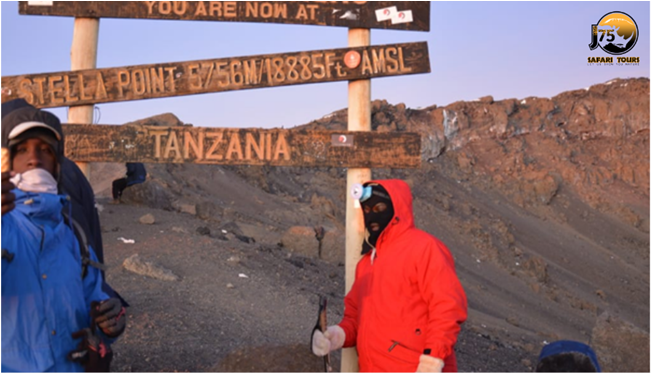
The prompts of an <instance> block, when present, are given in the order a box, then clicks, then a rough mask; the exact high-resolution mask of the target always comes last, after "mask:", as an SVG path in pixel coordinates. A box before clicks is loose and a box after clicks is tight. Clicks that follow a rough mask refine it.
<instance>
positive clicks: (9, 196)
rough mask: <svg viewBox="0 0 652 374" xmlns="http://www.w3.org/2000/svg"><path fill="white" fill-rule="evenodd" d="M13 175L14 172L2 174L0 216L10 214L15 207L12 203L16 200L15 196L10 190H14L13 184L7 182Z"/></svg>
mask: <svg viewBox="0 0 652 374" xmlns="http://www.w3.org/2000/svg"><path fill="white" fill-rule="evenodd" d="M14 175H16V173H15V172H13V171H5V172H4V173H2V215H3V216H4V215H5V214H6V213H9V212H11V211H12V210H13V209H14V208H15V207H16V204H15V203H14V201H15V200H16V195H14V193H13V192H11V190H13V189H14V188H16V186H14V184H13V183H11V181H10V180H9V179H10V178H12V177H13V176H14Z"/></svg>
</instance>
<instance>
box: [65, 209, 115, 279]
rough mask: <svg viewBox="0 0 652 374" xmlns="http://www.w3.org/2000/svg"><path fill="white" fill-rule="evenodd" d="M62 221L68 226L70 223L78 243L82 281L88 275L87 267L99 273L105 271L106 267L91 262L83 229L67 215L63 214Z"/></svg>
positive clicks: (96, 262)
mask: <svg viewBox="0 0 652 374" xmlns="http://www.w3.org/2000/svg"><path fill="white" fill-rule="evenodd" d="M63 219H64V221H65V222H66V224H67V225H69V226H70V224H71V223H72V228H73V232H74V233H75V237H76V238H77V242H78V243H79V254H80V255H81V262H82V270H81V277H82V279H84V278H85V277H86V275H88V266H89V265H90V266H92V267H94V268H96V269H100V270H101V271H106V265H104V264H102V263H100V262H98V261H93V260H91V252H90V250H89V249H88V239H87V238H86V234H85V233H84V229H83V228H82V227H81V225H80V224H79V222H77V221H76V220H75V219H74V218H70V217H68V214H65V213H64V214H63Z"/></svg>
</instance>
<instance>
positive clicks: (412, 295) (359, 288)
mask: <svg viewBox="0 0 652 374" xmlns="http://www.w3.org/2000/svg"><path fill="white" fill-rule="evenodd" d="M373 182H374V183H378V184H380V185H382V186H383V187H384V188H385V190H387V192H388V193H389V196H390V198H391V200H392V204H393V205H394V217H393V218H392V220H391V221H390V223H389V225H388V226H387V227H386V228H385V230H384V231H383V232H382V233H381V235H380V237H379V238H378V241H377V243H376V251H375V257H374V258H373V259H372V256H373V255H374V253H373V252H374V251H370V252H369V253H367V254H366V255H364V256H363V257H362V258H361V259H360V262H358V265H357V267H356V274H355V281H354V283H353V287H352V288H351V291H349V293H348V294H347V295H346V297H345V299H344V307H345V309H344V317H343V319H342V321H341V322H340V324H339V326H340V327H342V329H344V332H345V334H346V340H345V342H344V347H353V346H356V347H357V351H358V363H359V366H360V371H361V372H414V371H416V369H417V366H418V364H419V356H420V355H421V354H423V352H424V350H425V349H430V355H431V356H433V357H437V358H441V359H443V360H444V362H445V366H444V371H445V372H450V371H457V362H456V360H455V352H454V351H453V347H454V345H455V342H456V341H457V335H458V334H459V332H460V326H461V324H462V323H463V322H464V321H465V320H466V316H467V302H466V295H465V294H464V290H463V289H462V285H461V284H460V282H459V280H458V279H457V275H456V274H455V264H454V261H453V257H452V256H451V254H450V252H449V251H448V248H446V246H445V245H444V244H443V243H442V242H440V241H439V240H438V239H436V238H435V237H433V236H432V235H430V234H428V233H426V232H424V231H421V230H419V229H417V228H416V227H415V226H414V217H413V215H412V194H411V192H410V187H409V186H408V185H407V183H405V182H403V181H401V180H384V181H373Z"/></svg>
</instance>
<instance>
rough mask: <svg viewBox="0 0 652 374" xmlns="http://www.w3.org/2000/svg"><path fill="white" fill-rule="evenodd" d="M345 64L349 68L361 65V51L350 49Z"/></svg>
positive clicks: (345, 56) (345, 57)
mask: <svg viewBox="0 0 652 374" xmlns="http://www.w3.org/2000/svg"><path fill="white" fill-rule="evenodd" d="M344 65H346V67H347V68H349V69H355V68H357V67H358V65H360V53H358V52H356V51H348V52H346V54H345V55H344Z"/></svg>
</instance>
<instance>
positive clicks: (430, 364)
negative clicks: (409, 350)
mask: <svg viewBox="0 0 652 374" xmlns="http://www.w3.org/2000/svg"><path fill="white" fill-rule="evenodd" d="M443 368H444V360H442V359H441V358H436V357H432V356H428V355H421V357H419V366H417V373H441V371H442V369H443Z"/></svg>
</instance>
